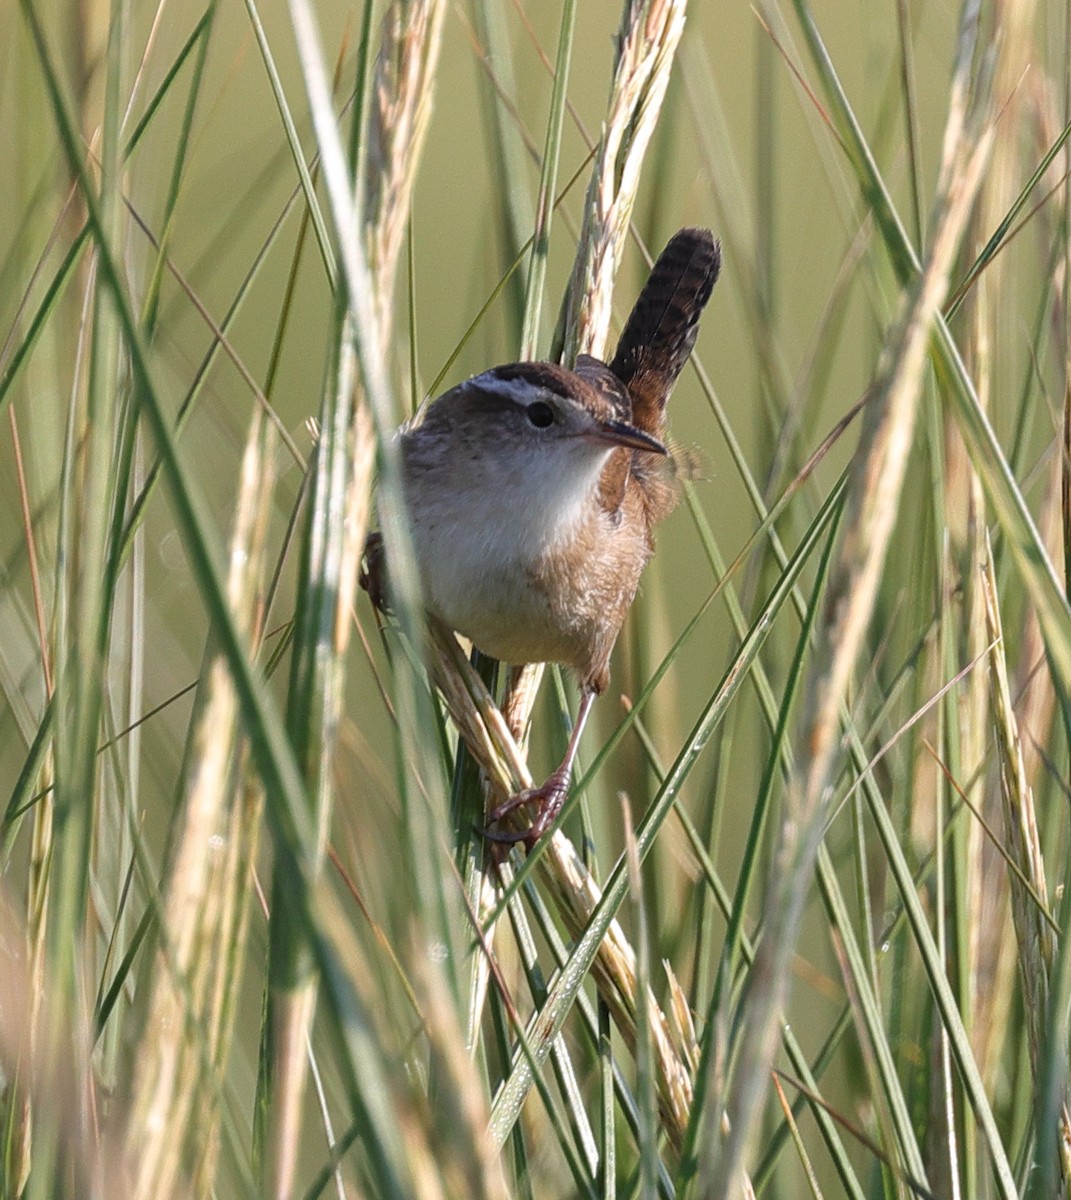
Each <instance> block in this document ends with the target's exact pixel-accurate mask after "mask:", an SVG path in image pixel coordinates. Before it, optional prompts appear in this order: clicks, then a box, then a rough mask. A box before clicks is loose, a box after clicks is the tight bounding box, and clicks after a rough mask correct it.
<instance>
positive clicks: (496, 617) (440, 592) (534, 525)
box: [407, 439, 610, 663]
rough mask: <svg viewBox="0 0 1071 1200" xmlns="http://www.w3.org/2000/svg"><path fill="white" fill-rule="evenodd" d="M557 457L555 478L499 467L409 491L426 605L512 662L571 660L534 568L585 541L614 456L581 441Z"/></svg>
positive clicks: (474, 466)
mask: <svg viewBox="0 0 1071 1200" xmlns="http://www.w3.org/2000/svg"><path fill="white" fill-rule="evenodd" d="M555 450H556V451H560V453H556V454H555V455H553V457H554V458H556V459H558V460H559V461H557V462H556V463H555V464H552V465H553V466H554V468H555V469H553V470H538V469H532V468H531V464H528V465H527V466H522V467H521V469H519V470H515V469H512V468H513V466H514V464H513V463H510V462H503V461H501V457H500V458H499V461H498V462H495V461H486V460H482V461H471V462H468V463H466V464H465V469H463V470H458V469H455V470H454V471H453V472H452V473H451V477H450V478H449V480H446V479H437V480H435V481H434V483H435V485H436V486H421V484H420V483H418V484H417V486H416V487H413V486H412V481H410V485H409V487H408V488H407V492H408V497H409V509H410V519H411V522H412V528H413V543H414V548H415V551H416V557H417V563H418V566H419V568H420V574H421V581H422V584H423V588H424V601H425V603H426V604H427V606H428V608H429V609H430V611H431V612H433V613H435V615H436V616H438V617H439V618H440V619H441V620H442V621H444V622H445V623H446V624H447V625H449V626H450V627H451V628H452V629H455V630H457V631H458V632H459V633H461V634H463V635H464V636H465V637H468V638H471V639H472V641H473V642H474V643H475V645H476V646H478V647H479V648H480V649H481V650H483V651H484V652H485V653H487V654H490V655H493V656H494V657H495V658H498V659H500V660H502V661H503V662H509V663H523V662H544V661H549V662H554V661H562V660H563V659H565V658H567V656H568V649H567V643H566V642H565V641H564V639H565V633H566V631H564V630H562V629H559V628H556V625H555V618H554V614H553V611H552V609H551V606H550V604H549V602H548V599H547V595H546V592H545V590H544V589H543V588H541V587H540V584H539V579H538V576H537V574H536V572H535V571H534V569H533V566H534V564H535V563H536V562H537V561H539V559H540V558H542V557H544V556H545V554H546V552H547V551H548V550H551V549H553V548H555V547H557V546H560V545H562V544H567V543H568V541H570V540H571V539H572V538H573V537H575V536H576V531H577V529H578V527H579V526H580V524H581V523H582V522H583V520H584V517H585V512H586V511H587V505H589V504H591V503H592V501H593V495H594V491H595V489H596V487H597V486H598V481H599V475H600V473H601V471H602V468H603V466H604V464H605V462H606V460H607V458H608V457H609V454H610V450H609V449H608V448H605V447H600V446H597V445H593V444H592V443H590V442H585V441H583V440H581V439H567V440H563V441H562V442H560V443H558V444H557V445H556V446H555ZM491 457H492V459H493V457H494V456H491ZM423 482H424V483H425V484H430V483H432V481H431V480H427V479H425V480H424V481H423Z"/></svg>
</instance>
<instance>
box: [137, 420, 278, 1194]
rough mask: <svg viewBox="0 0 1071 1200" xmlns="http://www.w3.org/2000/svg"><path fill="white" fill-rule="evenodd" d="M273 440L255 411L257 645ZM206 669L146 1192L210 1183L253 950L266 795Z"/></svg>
mask: <svg viewBox="0 0 1071 1200" xmlns="http://www.w3.org/2000/svg"><path fill="white" fill-rule="evenodd" d="M275 441H276V439H275V435H274V431H273V429H272V427H271V426H270V425H269V424H267V423H266V422H265V420H264V418H263V416H262V415H261V413H260V411H259V410H255V412H254V417H253V424H252V428H251V431H250V436H249V439H248V442H247V444H246V451H245V455H244V458H243V462H242V475H241V487H240V491H239V499H238V512H237V516H236V518H235V529H234V535H233V538H232V542H231V548H230V568H229V573H228V581H227V596H228V602H229V604H230V606H231V609H232V611H233V613H234V616H235V622H236V625H237V627H238V629H239V630H240V632H241V633H242V635H243V636H244V637H245V638H246V639H247V642H248V645H249V648H250V654H252V653H253V649H254V646H255V642H256V638H257V636H258V632H259V631H258V628H257V620H258V616H259V602H260V593H261V589H262V587H263V563H264V542H265V535H266V530H267V523H268V517H269V514H270V511H271V495H272V487H273V484H274V470H273V466H272V464H273V459H274V450H275ZM206 679H207V682H206V684H205V692H204V704H203V708H202V711H201V714H200V719H199V721H198V726H197V736H196V742H195V747H194V751H193V754H192V756H191V763H192V764H193V769H192V772H191V775H190V778H189V780H188V783H187V789H186V796H185V800H184V805H183V813H182V816H181V818H180V820H179V822H178V826H177V832H176V841H175V847H174V852H173V854H172V858H171V862H170V864H169V867H168V871H167V878H166V884H165V898H164V902H163V912H162V914H161V920H160V941H159V946H158V949H157V951H156V955H155V963H154V967H153V971H152V974H151V980H152V984H151V986H152V992H151V996H150V999H149V1001H148V1005H147V1013H146V1019H145V1035H144V1037H143V1039H142V1041H141V1043H140V1045H139V1053H138V1056H137V1064H136V1068H135V1072H134V1080H133V1087H132V1101H131V1111H130V1118H129V1122H128V1125H127V1129H126V1156H127V1163H128V1166H129V1170H130V1176H131V1180H132V1182H131V1186H130V1189H129V1190H127V1191H125V1192H124V1194H125V1195H128V1196H131V1197H134V1198H141V1197H143V1198H144V1200H149V1198H151V1197H158V1196H175V1197H178V1196H182V1195H189V1196H203V1195H208V1194H209V1193H210V1192H211V1190H212V1187H213V1184H214V1179H215V1164H216V1157H217V1154H218V1150H219V1137H220V1125H219V1122H220V1112H219V1088H220V1078H221V1076H222V1073H223V1069H224V1067H225V1064H226V1060H227V1057H228V1054H229V1049H230V1037H231V1026H232V1019H233V1008H234V998H235V990H236V989H235V980H236V979H237V978H238V976H239V974H240V971H241V965H242V962H243V959H244V953H245V933H246V925H247V921H248V914H249V903H248V901H249V892H250V886H251V879H252V867H253V858H254V855H255V852H256V843H257V833H258V829H259V826H260V811H261V797H260V793H259V790H258V789H257V788H254V787H252V786H251V785H249V784H248V783H247V782H246V781H245V778H244V776H245V771H244V763H245V757H246V752H245V748H244V742H243V740H242V739H241V738H240V736H239V728H238V701H237V696H236V693H235V688H234V684H233V682H232V680H231V677H230V674H229V672H228V670H227V666H226V663H225V661H224V659H223V657H222V656H221V655H216V656H215V657H214V658H213V660H212V662H211V663H210V665H209V667H208V671H207V676H206Z"/></svg>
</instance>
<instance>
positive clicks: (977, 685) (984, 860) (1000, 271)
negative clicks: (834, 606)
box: [932, 0, 1036, 1189]
mask: <svg viewBox="0 0 1071 1200" xmlns="http://www.w3.org/2000/svg"><path fill="white" fill-rule="evenodd" d="M995 9H996V14H997V15H996V16H995V19H996V20H998V21H999V24H1000V27H1001V30H1002V34H1001V36H1002V41H1003V47H1002V53H1001V55H1000V58H999V60H998V63H997V69H996V73H995V76H994V81H993V90H994V95H995V96H996V97H998V99H999V102H1000V103H1001V104H1003V105H1004V106H1005V107H1004V108H1003V110H1002V112H1001V116H1000V120H999V121H998V122H997V124H996V127H995V136H994V145H993V157H992V160H991V162H990V166H989V168H988V169H987V171H986V173H985V177H984V179H983V182H982V186H981V188H980V190H979V196H978V204H977V206H976V209H975V212H974V214H973V218H972V230H971V234H970V238H969V242H968V246H969V248H972V249H981V247H983V246H984V245H985V243H986V241H987V240H988V238H989V236H990V235H991V233H992V230H993V229H995V228H997V226H998V225H999V223H1000V221H1001V219H1002V218H1003V216H1004V214H1005V213H1006V212H1007V211H1008V209H1009V208H1010V206H1011V204H1012V202H1013V201H1014V199H1015V196H1016V194H1017V192H1018V190H1019V186H1020V185H1019V182H1018V175H1019V167H1020V158H1021V146H1020V144H1019V137H1020V130H1021V127H1022V121H1021V117H1022V114H1023V108H1024V105H1025V103H1026V101H1027V94H1026V93H1025V92H1024V91H1023V90H1022V89H1021V88H1020V86H1019V85H1020V83H1021V80H1022V77H1023V75H1024V73H1025V72H1026V71H1027V70H1028V69H1029V66H1030V63H1031V61H1032V59H1033V56H1034V53H1035V50H1034V29H1035V16H1036V4H1035V3H1033V0H1025V2H1024V3H1021V4H1020V3H1018V2H1016V3H1012V4H1008V3H1004V2H1001V3H998V4H997V5H996V6H995ZM1006 270H1007V259H1006V256H1003V255H1000V256H998V257H997V258H996V259H995V260H994V261H993V262H991V263H990V264H989V266H988V268H987V270H986V271H985V272H984V273H983V274H982V275H981V276H980V278H979V279H978V280H977V282H976V283H975V286H974V288H973V289H972V291H971V293H970V296H969V297H968V300H967V305H968V306H969V307H968V312H969V325H968V329H967V338H966V341H967V347H966V350H965V355H966V358H967V367H968V370H969V371H970V374H971V378H972V380H973V381H974V386H975V390H976V393H977V396H978V400H979V403H980V404H981V405H982V407H983V408H985V409H987V410H988V409H989V407H990V401H991V396H992V392H993V388H994V371H995V366H996V364H997V363H998V362H999V361H1000V359H1001V357H1002V356H1003V355H1004V353H1006V352H1007V350H1008V349H1010V347H1009V346H1008V345H1007V337H1006V321H1005V320H1004V311H1005V302H1004V295H1005V286H1006ZM945 480H946V484H945V500H944V512H945V514H946V520H947V522H948V526H949V533H950V538H949V548H950V558H951V562H950V567H951V574H950V577H949V578H948V579H947V581H946V584H947V588H948V591H949V593H950V594H949V596H948V611H950V612H955V611H957V610H958V611H959V613H960V614H961V619H962V625H961V627H960V645H959V646H958V647H957V648H956V656H957V661H959V662H974V661H975V660H976V659H977V658H978V657H979V655H980V654H983V653H984V652H985V650H986V647H987V646H988V645H989V644H990V641H991V638H992V632H991V630H990V629H989V628H987V625H988V622H987V613H986V604H987V598H983V596H982V583H983V578H984V575H983V572H984V570H985V564H986V563H987V561H988V555H987V548H986V543H985V528H986V519H985V499H984V494H983V491H982V483H981V480H980V479H979V477H978V474H977V473H976V472H975V471H974V469H973V467H972V466H971V463H970V459H969V457H968V455H967V452H966V448H965V446H964V444H963V440H962V438H961V437H960V435H959V432H958V430H957V428H956V423H955V420H954V419H953V418H952V417H951V415H947V416H946V419H945ZM952 627H953V628H954V627H955V626H952ZM957 702H958V711H957V721H956V724H955V726H954V727H953V728H952V729H950V731H949V735H950V736H951V737H953V738H958V742H959V759H958V772H959V776H960V778H961V779H962V780H963V781H964V786H966V787H968V788H969V798H970V800H971V802H972V805H973V806H974V807H975V808H976V809H977V810H978V811H981V812H982V813H983V815H984V817H985V820H986V821H987V822H988V823H990V824H991V825H993V826H994V827H995V826H997V825H998V824H999V819H1000V818H999V814H1000V810H1001V797H1000V794H999V791H998V789H996V788H993V787H991V786H987V777H986V774H985V771H984V760H985V757H986V754H987V752H988V751H987V747H988V743H989V739H990V736H991V728H990V722H991V715H990V711H989V697H988V684H987V681H986V678H985V675H984V674H983V673H982V672H978V671H972V672H971V674H970V676H969V677H968V678H967V679H966V680H965V681H964V684H963V686H962V687H961V688H960V689H958V691H957ZM966 833H967V838H966V849H967V861H966V876H965V889H966V895H967V906H966V911H967V912H968V913H970V914H972V919H971V920H970V921H968V922H967V923H966V928H967V932H968V935H969V938H970V943H969V945H968V946H967V947H963V948H961V953H962V952H964V951H965V952H966V964H965V967H966V971H965V976H966V979H967V981H968V982H967V986H968V989H969V994H968V995H966V996H964V1005H965V1010H966V1011H967V1012H968V1013H969V1019H968V1021H967V1025H968V1028H969V1029H970V1034H971V1043H972V1047H973V1049H974V1053H975V1057H976V1059H977V1061H978V1064H979V1068H980V1070H981V1072H982V1075H983V1078H986V1079H987V1080H988V1081H989V1082H990V1084H993V1083H995V1081H996V1077H997V1074H998V1072H1000V1071H1001V1070H1002V1047H1003V1044H1004V1031H1005V1029H1006V1028H1007V1023H1008V1020H1009V1018H1010V1015H1011V1009H1012V1006H1013V1003H1014V998H1013V995H1012V991H1013V987H1014V980H1015V960H1014V955H1013V954H1012V953H1011V949H1012V947H1011V942H1010V939H1008V938H1006V937H997V936H994V931H995V930H999V929H1001V928H1002V927H1004V926H1006V923H1007V921H1008V890H1007V887H1006V874H1005V872H1004V871H1003V870H1002V869H1001V864H1000V862H999V861H998V859H999V853H998V851H997V850H996V848H995V847H994V846H993V845H992V844H991V843H990V842H989V840H988V839H987V838H986V837H985V835H984V833H983V829H982V825H981V823H980V822H978V821H971V822H969V823H968V825H967V827H966ZM944 1119H945V1123H946V1124H947V1123H948V1122H949V1121H954V1120H955V1117H954V1114H951V1113H949V1112H946V1113H945V1114H944ZM932 1182H933V1183H934V1185H935V1186H936V1187H938V1189H940V1188H941V1186H942V1183H941V1181H940V1180H939V1179H935V1180H933V1181H932Z"/></svg>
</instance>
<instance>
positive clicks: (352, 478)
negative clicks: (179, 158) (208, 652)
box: [267, 0, 444, 1197]
mask: <svg viewBox="0 0 1071 1200" xmlns="http://www.w3.org/2000/svg"><path fill="white" fill-rule="evenodd" d="M443 10H444V3H443V0H393V2H392V3H391V4H390V5H389V6H388V7H387V10H386V12H385V14H384V17H383V20H382V24H381V30H380V33H381V41H380V48H379V52H378V55H377V58H376V66H375V72H374V78H373V81H372V93H371V107H370V111H369V114H368V125H367V127H366V129H365V131H364V134H365V136H364V139H363V143H362V144H364V145H367V147H368V149H367V152H366V154H365V157H364V159H363V163H362V167H363V172H364V175H363V180H359V184H362V185H363V187H364V197H363V201H364V203H363V207H362V208H361V222H362V228H361V229H360V230H358V231H357V232H358V236H360V237H362V238H363V239H364V241H365V245H366V248H367V253H368V266H369V271H370V274H371V280H372V286H371V288H370V296H371V300H372V306H373V315H374V321H373V324H374V327H375V331H376V341H377V343H378V346H377V348H378V352H379V354H380V355H381V356H382V358H383V360H386V358H387V355H388V351H389V347H390V345H391V342H392V329H393V320H392V318H393V304H392V297H393V294H394V277H395V271H396V266H397V259H398V253H399V250H400V248H401V245H402V238H403V235H404V232H405V228H406V223H407V221H408V217H409V208H410V199H411V195H412V188H413V184H414V182H415V179H416V171H417V165H418V162H419V158H420V151H421V148H422V146H423V141H424V135H425V133H426V130H427V122H428V116H429V115H430V111H431V98H432V93H433V83H434V76H435V68H436V64H437V62H438V57H439V46H440V42H441V32H442V17H443ZM359 169H362V168H361V167H359ZM342 337H343V342H344V346H343V357H344V359H345V362H346V363H347V364H348V366H346V367H345V370H347V371H348V372H349V374H350V376H351V377H352V378H356V376H357V371H356V369H355V366H356V363H355V360H354V359H353V357H352V356H353V354H354V350H353V346H352V327H351V325H350V324H349V322H348V321H347V322H346V323H345V325H344V327H343V332H342ZM339 378H340V379H341V378H345V376H344V374H343V368H340V371H339ZM352 421H353V429H352V431H351V437H352V441H351V445H352V459H351V462H350V463H349V464H348V470H347V479H348V483H347V485H346V492H347V495H346V514H347V519H346V526H345V544H344V546H343V547H342V553H341V562H340V563H339V564H338V572H339V576H338V577H339V578H340V580H341V586H340V589H339V595H338V598H337V602H336V606H335V637H334V646H333V647H332V650H333V655H334V664H335V665H334V667H333V668H326V669H325V672H324V677H323V679H322V686H323V690H324V693H325V695H324V711H329V710H331V709H332V708H334V707H335V706H337V704H338V703H339V697H340V696H341V694H342V674H343V671H344V663H345V650H346V646H347V643H348V639H349V632H350V629H351V628H352V626H351V614H352V611H353V598H354V590H355V587H356V581H357V568H358V564H359V560H360V556H361V553H362V550H363V547H364V539H365V534H366V532H367V527H368V515H369V507H370V503H369V497H370V494H371V484H372V473H373V464H374V452H375V438H374V432H373V425H372V421H371V414H370V412H369V409H368V405H367V402H366V397H364V396H363V395H358V397H357V401H356V403H355V405H354V408H353V417H352ZM323 565H324V564H323V562H322V561H321V562H320V563H315V564H314V565H313V567H312V569H313V570H314V571H316V570H321V569H323ZM332 566H333V564H332ZM328 677H329V678H328ZM337 715H338V714H337V712H335V714H334V717H333V718H332V720H331V721H330V722H328V726H329V728H331V729H332V730H333V729H335V728H336V727H337V726H336V720H335V718H337ZM333 754H334V743H333V741H332V742H331V744H327V742H326V740H325V744H324V745H323V747H322V753H321V755H320V756H319V759H318V762H317V766H316V771H317V779H316V780H315V781H314V782H313V783H312V784H311V785H310V790H312V791H313V792H314V793H315V794H316V795H317V796H318V798H319V800H320V801H321V803H320V807H319V811H318V818H319V821H320V824H321V828H322V829H323V831H324V834H325V837H326V830H327V825H328V823H329V821H330V809H331V803H330V798H331V792H332V790H333V784H332V782H331V767H330V762H331V760H332V758H333ZM325 764H326V766H325ZM315 1009H316V977H315V975H313V974H310V975H309V976H308V977H307V978H306V979H305V980H304V981H303V982H302V984H301V985H300V986H298V987H291V988H287V989H280V990H279V991H278V993H277V995H276V996H275V999H274V1001H273V1016H274V1020H273V1028H272V1040H273V1046H274V1047H275V1049H276V1051H277V1062H276V1070H275V1074H274V1078H273V1081H272V1092H271V1111H270V1117H269V1120H270V1123H271V1132H270V1134H269V1145H268V1148H267V1149H268V1154H269V1161H268V1166H267V1177H268V1180H269V1182H268V1189H269V1191H270V1193H271V1194H272V1195H274V1196H279V1197H285V1196H289V1195H291V1194H292V1190H293V1181H294V1179H295V1177H296V1169H297V1157H298V1154H299V1151H300V1145H301V1109H302V1106H303V1103H304V1093H305V1084H306V1078H307V1071H306V1061H307V1047H308V1045H309V1037H310V1031H311V1027H312V1022H313V1018H314V1016H315Z"/></svg>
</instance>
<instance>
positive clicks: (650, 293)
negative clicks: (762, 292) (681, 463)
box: [610, 229, 721, 437]
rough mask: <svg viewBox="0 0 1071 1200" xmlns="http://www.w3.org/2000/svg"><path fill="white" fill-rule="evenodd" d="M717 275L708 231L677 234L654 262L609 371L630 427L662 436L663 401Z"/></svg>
mask: <svg viewBox="0 0 1071 1200" xmlns="http://www.w3.org/2000/svg"><path fill="white" fill-rule="evenodd" d="M720 270H721V246H720V245H719V243H718V242H717V241H715V239H714V236H713V234H712V233H711V232H710V230H709V229H682V230H680V232H679V233H676V234H674V235H673V237H672V238H671V239H670V241H669V244H668V245H667V246H666V248H665V249H664V250H663V251H662V253H661V254H660V255H659V257H658V261H657V262H656V263H655V265H654V267H653V269H652V270H651V274H650V276H649V277H648V280H647V282H646V283H645V284H644V285H643V290H642V291H641V292H640V295H639V299H638V300H637V301H636V305H635V307H634V308H633V310H632V313H631V315H630V316H629V319H628V321H627V322H626V323H625V328H624V331H623V332H622V334H621V340H620V341H619V342H618V344H617V353H616V354H615V355H614V358H613V362H611V363H610V369H611V370H612V371H613V372H614V374H615V375H616V376H617V377H618V378H619V379H620V380H621V382H622V383H624V384H625V385H626V387H627V388H628V390H629V393H630V395H631V398H632V423H633V424H634V425H635V426H636V427H637V429H642V430H643V431H644V432H645V433H649V434H651V435H652V436H654V437H658V436H660V434H661V432H662V424H663V414H664V412H665V407H666V401H667V400H668V399H669V394H670V392H671V391H672V389H673V384H674V383H675V382H676V380H677V376H678V375H679V374H680V373H681V371H682V370H683V369H684V364H685V363H686V362H687V361H688V355H689V354H691V352H692V347H693V346H694V345H695V339H696V334H697V333H698V332H699V317H700V314H701V313H702V311H703V308H704V306H705V305H706V302H707V301H708V300H709V299H710V293H711V291H712V290H713V287H714V284H715V282H716V280H717V278H718V272H719V271H720Z"/></svg>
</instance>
